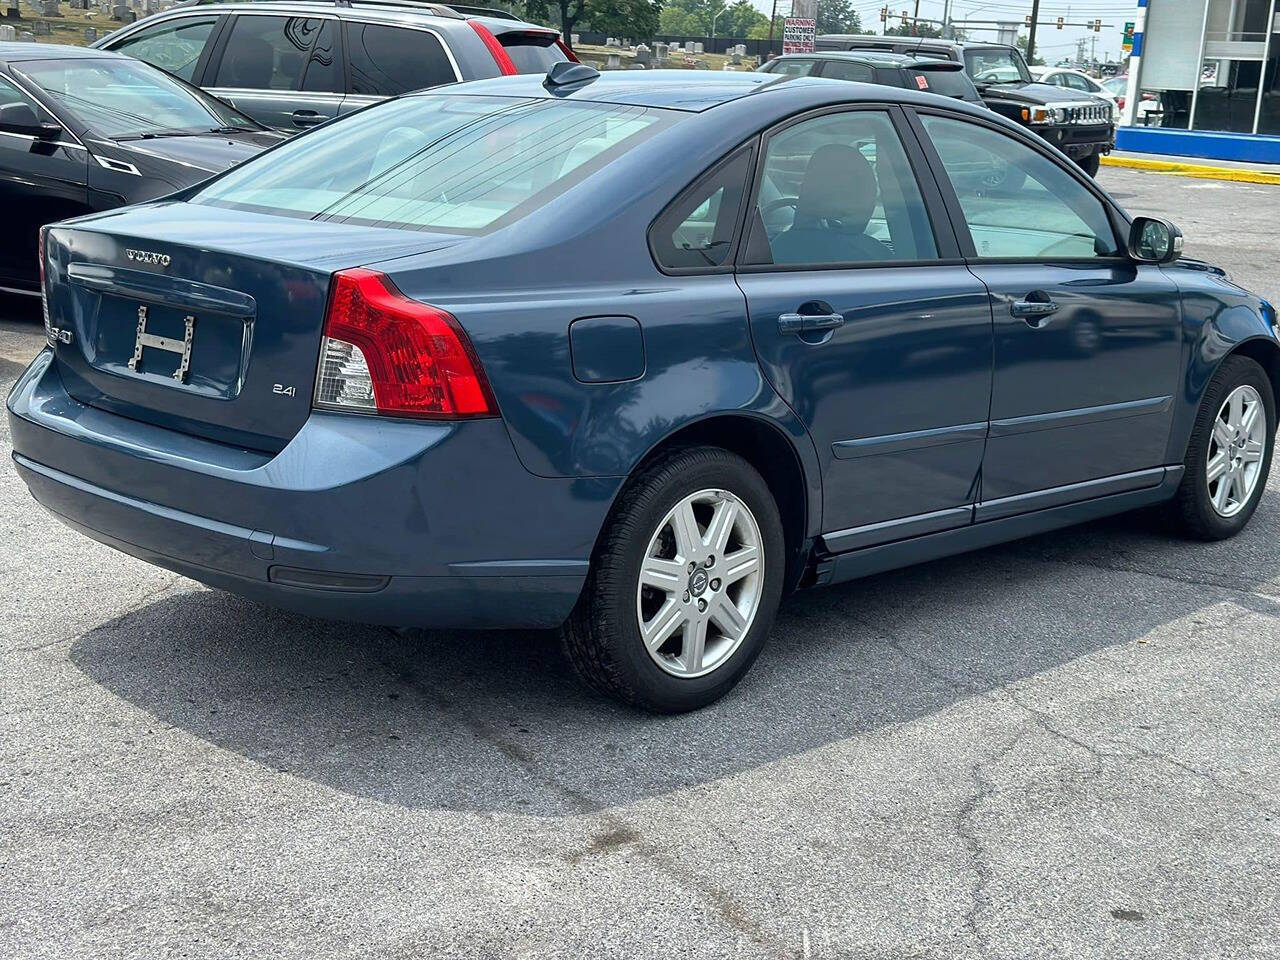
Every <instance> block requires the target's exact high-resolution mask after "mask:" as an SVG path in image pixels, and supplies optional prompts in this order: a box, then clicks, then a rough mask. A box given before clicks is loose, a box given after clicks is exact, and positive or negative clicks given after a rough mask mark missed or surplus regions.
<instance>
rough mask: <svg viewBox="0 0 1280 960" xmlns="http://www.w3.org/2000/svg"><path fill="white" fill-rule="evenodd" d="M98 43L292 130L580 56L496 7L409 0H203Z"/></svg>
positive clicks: (536, 70) (262, 120)
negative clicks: (391, 100) (405, 96)
mask: <svg viewBox="0 0 1280 960" xmlns="http://www.w3.org/2000/svg"><path fill="white" fill-rule="evenodd" d="M94 46H96V47H99V48H102V49H106V50H114V51H117V52H119V53H127V54H129V55H130V56H132V57H137V58H138V59H139V60H145V61H146V62H148V63H151V64H154V65H155V66H157V67H160V68H161V69H164V70H167V71H169V72H170V73H172V74H175V75H177V76H179V77H181V78H182V79H184V80H188V81H190V82H191V83H194V84H196V85H197V86H200V87H203V88H204V89H206V90H208V91H209V92H210V93H213V94H215V95H216V96H218V97H221V98H222V99H223V100H226V101H228V102H229V103H231V104H233V105H234V106H235V107H236V108H237V109H239V110H241V111H242V112H244V113H247V114H249V116H251V117H253V118H254V119H255V120H257V121H259V122H260V123H264V124H266V125H267V126H269V127H274V128H276V129H277V130H284V131H288V132H294V133H296V132H298V131H299V130H302V129H305V128H307V127H313V126H315V125H316V124H319V123H323V122H324V121H325V120H329V119H331V118H333V117H336V116H339V115H341V114H344V113H350V112H351V111H352V110H358V109H359V108H360V107H363V106H367V105H368V104H370V103H373V102H375V101H377V100H381V99H384V98H386V97H392V96H396V95H398V94H402V93H408V92H409V91H411V90H420V89H423V88H425V87H435V86H439V85H440V84H442V83H454V82H456V81H459V80H482V79H485V78H488V77H497V76H501V75H503V74H513V73H545V72H546V71H547V70H548V69H549V68H550V66H551V64H553V63H557V62H559V61H562V60H572V59H576V58H575V57H574V56H573V54H572V53H571V52H570V51H569V49H568V48H567V47H566V46H565V45H564V43H563V42H561V40H560V36H559V34H557V33H556V32H555V31H553V30H549V29H548V28H546V27H541V26H538V25H536V24H532V23H525V22H523V21H520V20H516V19H514V18H512V17H511V15H510V14H507V13H505V12H503V11H501V10H489V9H485V8H479V7H456V6H444V5H442V4H436V3H416V2H413V0H336V2H317V0H297V2H290V0H257V2H254V0H238V2H228V3H216V2H213V3H210V2H201V0H197V2H195V3H190V4H184V5H182V6H178V7H173V8H171V9H169V10H166V11H164V12H163V13H159V14H156V15H154V16H151V17H147V18H146V19H144V20H139V21H138V22H137V23H133V24H130V25H128V26H126V27H123V28H121V29H120V30H117V31H115V32H114V33H112V34H110V35H108V36H106V37H103V38H102V39H101V40H99V41H98V42H97V43H96V44H95V45H94Z"/></svg>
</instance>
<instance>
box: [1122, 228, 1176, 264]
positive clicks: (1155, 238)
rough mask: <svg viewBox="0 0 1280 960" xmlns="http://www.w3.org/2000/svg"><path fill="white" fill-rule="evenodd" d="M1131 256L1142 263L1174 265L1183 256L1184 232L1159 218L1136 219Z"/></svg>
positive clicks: (1131, 237)
mask: <svg viewBox="0 0 1280 960" xmlns="http://www.w3.org/2000/svg"><path fill="white" fill-rule="evenodd" d="M1129 256H1131V257H1132V258H1133V259H1134V260H1137V261H1139V262H1140V263H1173V261H1175V260H1177V259H1178V258H1179V257H1180V256H1182V231H1181V230H1179V229H1178V228H1177V227H1175V226H1174V225H1173V224H1172V223H1170V222H1169V221H1168V220H1161V219H1160V218H1159V217H1134V218H1133V226H1132V227H1130V229H1129Z"/></svg>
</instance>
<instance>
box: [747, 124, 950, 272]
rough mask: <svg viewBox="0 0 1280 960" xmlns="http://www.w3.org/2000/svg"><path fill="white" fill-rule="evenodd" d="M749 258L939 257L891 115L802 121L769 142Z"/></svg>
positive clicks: (826, 262)
mask: <svg viewBox="0 0 1280 960" xmlns="http://www.w3.org/2000/svg"><path fill="white" fill-rule="evenodd" d="M753 221H754V227H753V230H752V236H751V239H750V243H749V252H748V259H749V260H750V261H751V262H754V263H774V264H779V265H790V266H800V265H809V266H831V265H838V264H858V263H878V262H882V261H894V260H897V261H919V260H931V259H934V258H935V257H936V256H937V247H936V246H935V244H934V238H933V232H932V229H931V226H930V221H929V216H928V212H927V210H926V208H925V203H924V199H923V198H922V197H921V195H920V190H919V187H918V185H917V184H916V180H915V176H914V174H913V173H912V171H911V166H910V163H909V162H908V160H907V155H906V152H905V150H904V149H903V147H902V142H901V140H899V138H898V133H897V131H896V130H895V129H894V126H893V123H892V121H891V120H890V119H889V117H888V115H887V114H885V113H883V112H881V111H878V110H876V111H872V110H858V111H851V112H849V113H836V114H827V115H825V116H821V117H816V118H814V119H812V120H804V121H801V122H800V123H797V124H794V125H793V126H790V127H787V128H785V129H783V130H782V131H781V132H779V133H777V134H775V135H774V136H772V137H770V138H769V142H768V146H767V148H766V151H765V160H764V171H763V175H762V177H761V182H760V189H759V193H758V195H757V197H756V216H755V217H754V218H753Z"/></svg>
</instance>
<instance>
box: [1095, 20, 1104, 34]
mask: <svg viewBox="0 0 1280 960" xmlns="http://www.w3.org/2000/svg"><path fill="white" fill-rule="evenodd" d="M1093 32H1094V33H1101V32H1102V21H1101V20H1095V21H1093Z"/></svg>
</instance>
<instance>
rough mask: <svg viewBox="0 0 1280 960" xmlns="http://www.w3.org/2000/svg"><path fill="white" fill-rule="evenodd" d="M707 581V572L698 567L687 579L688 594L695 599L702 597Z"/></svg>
mask: <svg viewBox="0 0 1280 960" xmlns="http://www.w3.org/2000/svg"><path fill="white" fill-rule="evenodd" d="M708 579H709V578H708V577H707V571H705V570H703V569H702V568H701V567H699V568H698V569H697V570H695V571H694V572H693V576H691V577H690V578H689V592H690V593H692V594H693V595H694V596H695V597H700V596H702V594H703V593H705V592H706V589H707V580H708Z"/></svg>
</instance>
